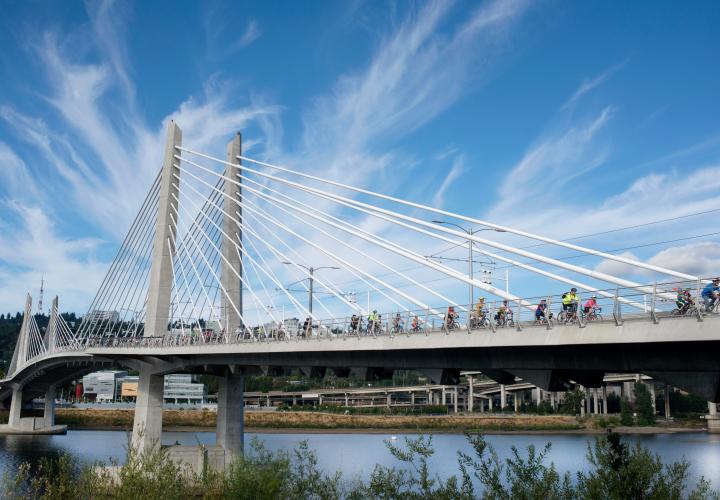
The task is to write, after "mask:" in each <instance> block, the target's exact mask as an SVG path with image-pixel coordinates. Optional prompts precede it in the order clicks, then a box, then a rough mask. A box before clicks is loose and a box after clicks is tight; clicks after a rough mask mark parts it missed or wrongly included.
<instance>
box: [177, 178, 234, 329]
mask: <svg viewBox="0 0 720 500" xmlns="http://www.w3.org/2000/svg"><path fill="white" fill-rule="evenodd" d="M223 183H224V181H223V180H222V179H218V182H217V185H219V186H221V185H222V184H223ZM208 206H209V205H208V203H207V202H206V203H205V204H203V207H202V210H203V211H205V210H207V209H208ZM215 216H216V215H215V214H214V215H213V217H215ZM200 220H201V219H200V216H199V215H198V216H197V217H195V219H194V220H193V223H192V224H191V226H190V230H191V231H192V230H194V229H195V226H196V225H198V223H199V221H200ZM215 236H216V233H213V237H215ZM208 247H209V245H207V243H205V242H204V243H203V245H202V247H201V249H202V250H203V251H205V250H207V248H208ZM183 255H184V254H183ZM185 257H186V258H188V259H191V258H193V256H192V255H187V256H185ZM217 263H218V259H217V258H216V257H213V259H212V267H213V268H214V267H215V265H217ZM208 274H209V273H208V272H207V271H204V272H203V277H202V280H203V281H204V280H205V279H206V278H207V277H208ZM197 286H198V283H197V282H196V283H195V284H194V285H193V289H192V291H190V289H189V286H188V287H186V288H187V291H188V295H189V296H190V297H193V296H194V295H195V292H196V291H197ZM193 306H195V304H194V303H193ZM203 307H204V304H203ZM186 311H187V304H186V305H185V306H184V307H183V309H182V312H181V314H183V315H184V314H185V313H186ZM197 319H198V320H199V316H198V317H197Z"/></svg>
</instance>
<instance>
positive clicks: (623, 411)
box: [620, 398, 635, 427]
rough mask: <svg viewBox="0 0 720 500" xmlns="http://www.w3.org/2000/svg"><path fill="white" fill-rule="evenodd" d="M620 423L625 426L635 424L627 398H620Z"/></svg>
mask: <svg viewBox="0 0 720 500" xmlns="http://www.w3.org/2000/svg"><path fill="white" fill-rule="evenodd" d="M620 423H621V424H622V425H625V426H628V427H629V426H631V425H635V419H634V418H633V414H632V409H631V408H630V403H629V402H628V400H627V399H626V398H622V399H620Z"/></svg>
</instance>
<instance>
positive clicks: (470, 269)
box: [431, 220, 505, 310]
mask: <svg viewBox="0 0 720 500" xmlns="http://www.w3.org/2000/svg"><path fill="white" fill-rule="evenodd" d="M431 222H432V223H433V224H447V225H450V226H455V227H456V228H458V229H460V230H461V231H464V232H466V233H467V234H468V278H470V280H471V281H472V280H473V278H474V276H473V240H472V236H473V235H474V234H475V233H479V232H480V231H495V232H496V233H504V232H505V230H504V229H494V228H490V227H487V228H482V229H473V228H464V227H462V226H459V225H457V224H455V223H454V222H448V221H444V220H434V221H431ZM474 289H475V287H474V286H473V284H472V283H470V285H469V287H468V299H469V300H468V310H471V309H472V306H473V302H475V299H474V297H473V295H474Z"/></svg>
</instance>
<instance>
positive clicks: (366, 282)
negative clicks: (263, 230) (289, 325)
mask: <svg viewBox="0 0 720 500" xmlns="http://www.w3.org/2000/svg"><path fill="white" fill-rule="evenodd" d="M244 203H245V204H251V205H252V206H253V207H254V208H255V210H258V211H259V212H261V213H263V214H264V215H263V216H264V217H265V218H272V219H274V220H277V219H275V218H274V217H273V216H272V215H270V214H269V213H268V212H266V211H265V210H263V209H261V208H260V207H258V206H257V205H256V204H254V203H252V202H251V201H250V200H248V199H245V200H244ZM281 210H283V209H282V208H281ZM284 211H285V210H284ZM285 212H286V213H288V214H289V215H291V216H292V217H295V218H296V219H297V220H300V221H301V222H304V223H305V224H307V225H309V226H310V227H312V228H313V229H315V230H317V231H320V232H321V233H323V234H326V235H327V236H329V237H330V238H332V239H334V240H335V241H337V242H339V243H341V244H345V242H343V241H342V240H340V239H339V238H335V237H334V236H332V235H330V234H328V233H327V232H325V231H324V230H322V229H320V228H318V227H316V226H314V225H313V224H311V223H309V222H307V221H303V220H302V219H300V218H299V217H297V216H295V215H294V214H292V213H290V212H289V211H285ZM253 217H254V216H253ZM255 220H258V219H257V218H255ZM258 222H260V221H258ZM263 225H264V224H263ZM266 227H267V226H266ZM346 246H348V247H349V248H352V247H350V246H349V245H346ZM353 267H355V266H353ZM348 271H350V273H351V274H352V275H353V276H355V277H356V278H358V279H359V280H360V281H362V282H363V283H365V284H366V285H367V286H369V287H370V288H372V289H373V290H374V291H376V292H378V293H379V294H381V295H382V296H384V297H385V298H387V299H388V300H390V301H391V302H392V303H394V304H395V305H396V306H398V307H399V308H400V309H402V310H403V311H405V312H409V311H410V309H408V308H407V307H406V306H405V305H404V304H403V303H401V302H399V301H398V300H397V299H395V298H394V297H392V296H391V295H389V294H387V293H385V292H384V291H383V290H381V289H380V288H378V287H377V286H375V285H374V284H373V283H371V282H370V281H368V280H366V279H365V278H364V277H363V273H364V274H366V275H367V276H372V274H370V273H368V272H366V271H363V272H362V273H360V272H357V271H355V269H353V268H348ZM372 279H375V278H372ZM334 286H336V288H337V285H334ZM338 290H339V288H338ZM357 310H360V308H359V307H358V308H357Z"/></svg>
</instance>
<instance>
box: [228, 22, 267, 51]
mask: <svg viewBox="0 0 720 500" xmlns="http://www.w3.org/2000/svg"><path fill="white" fill-rule="evenodd" d="M261 35H262V30H261V29H260V27H259V26H258V23H257V21H256V20H255V19H250V20H249V21H248V22H247V26H246V27H245V32H244V33H243V34H242V36H241V37H240V38H239V39H238V40H237V41H236V42H234V43H232V44H230V48H229V49H228V50H229V52H230V53H232V52H235V51H237V50H240V49H242V48H244V47H247V46H248V45H250V44H251V43H253V42H254V41H255V40H257V39H258V38H260V36H261Z"/></svg>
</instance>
